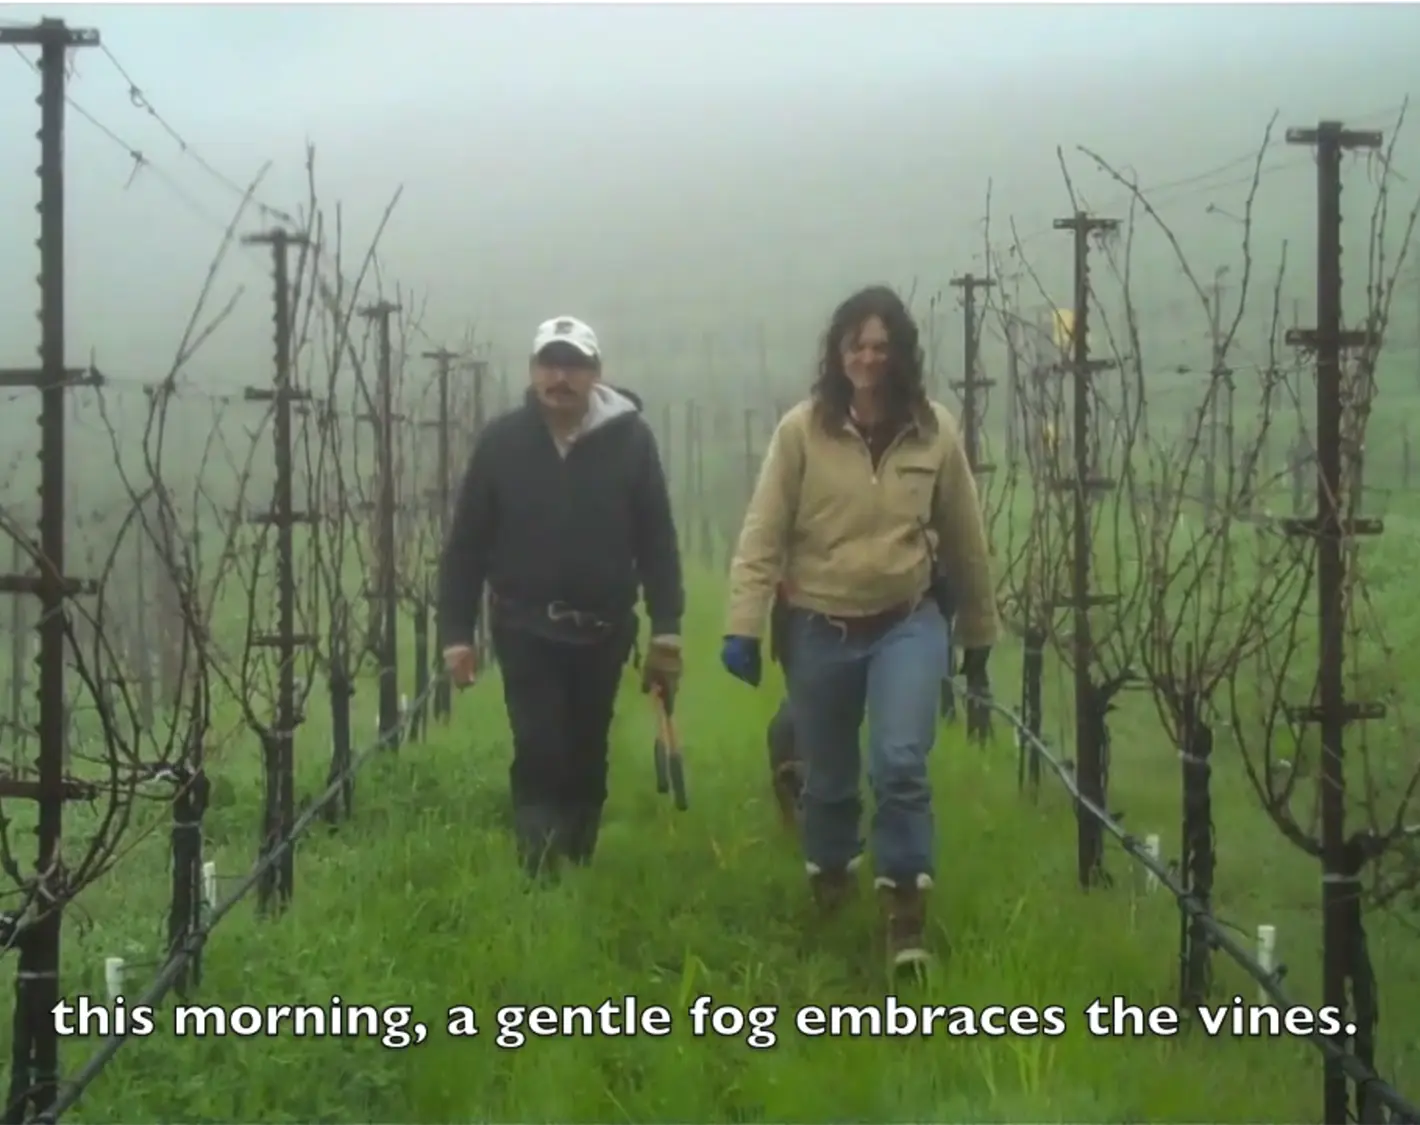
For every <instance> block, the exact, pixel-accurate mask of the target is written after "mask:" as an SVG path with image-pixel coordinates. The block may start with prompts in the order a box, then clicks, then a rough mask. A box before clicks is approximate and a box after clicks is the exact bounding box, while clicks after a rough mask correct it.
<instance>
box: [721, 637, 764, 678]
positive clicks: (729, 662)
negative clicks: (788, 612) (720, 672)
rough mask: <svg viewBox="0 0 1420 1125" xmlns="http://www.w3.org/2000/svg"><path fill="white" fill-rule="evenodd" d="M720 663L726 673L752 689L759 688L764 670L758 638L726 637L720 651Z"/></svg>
mask: <svg viewBox="0 0 1420 1125" xmlns="http://www.w3.org/2000/svg"><path fill="white" fill-rule="evenodd" d="M720 663H721V664H723V665H724V666H725V671H726V672H728V673H729V674H730V675H732V676H734V678H735V679H737V680H743V681H744V682H745V683H747V684H749V686H750V687H759V680H760V677H761V676H762V675H763V674H764V668H763V666H762V664H761V663H760V657H759V638H758V637H726V638H725V646H724V648H722V649H721V650H720Z"/></svg>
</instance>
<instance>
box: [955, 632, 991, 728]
mask: <svg viewBox="0 0 1420 1125" xmlns="http://www.w3.org/2000/svg"><path fill="white" fill-rule="evenodd" d="M990 656H991V650H990V649H989V648H969V649H967V650H966V651H965V652H963V653H962V654H961V674H962V676H963V677H965V679H966V733H967V734H968V735H969V736H971V737H974V738H977V739H980V740H981V741H983V742H984V741H986V739H987V738H989V737H990V736H991V677H990V676H988V675H987V674H986V661H987V660H988V659H989V657H990Z"/></svg>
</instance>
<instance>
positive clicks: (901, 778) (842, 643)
mask: <svg viewBox="0 0 1420 1125" xmlns="http://www.w3.org/2000/svg"><path fill="white" fill-rule="evenodd" d="M789 643H790V645H791V647H792V651H793V656H794V658H793V661H792V662H791V665H790V671H789V698H790V702H791V704H792V706H793V712H794V726H795V736H796V741H797V743H798V747H799V753H800V754H801V755H802V756H803V758H804V762H805V765H806V766H807V777H806V781H805V786H804V795H803V802H804V858H805V860H807V861H808V862H809V863H810V864H812V865H813V866H815V867H817V868H819V869H820V870H824V871H831V870H836V869H840V868H843V867H844V866H846V865H847V864H848V863H849V862H851V861H852V860H853V859H854V858H855V857H857V856H858V855H859V854H861V853H862V851H863V839H862V836H861V834H860V833H861V826H860V821H861V817H862V797H861V788H860V775H861V773H862V754H861V752H860V750H859V741H858V732H859V728H860V727H862V725H863V719H864V716H865V714H866V717H867V720H868V781H869V784H870V786H871V787H872V790H873V801H874V810H873V821H872V830H871V845H872V853H873V868H874V873H875V874H876V875H877V876H878V877H879V878H884V879H891V880H892V881H893V882H895V883H899V884H904V883H910V882H912V881H914V880H915V879H916V878H917V876H919V875H934V874H935V865H934V863H933V857H932V845H933V838H934V835H935V832H934V825H933V819H932V789H931V783H930V781H929V779H928V776H927V757H928V755H929V754H930V753H931V750H932V745H933V743H934V742H935V741H936V738H937V706H938V698H939V693H940V690H941V682H942V678H943V677H944V676H945V675H946V674H947V670H948V668H947V648H948V637H947V624H946V622H945V621H943V620H942V615H941V613H940V612H939V611H938V609H937V606H936V604H935V603H934V602H933V601H932V600H931V599H930V598H929V599H926V600H924V601H923V602H922V604H921V605H919V606H918V607H917V609H916V611H915V612H913V614H912V615H911V616H910V617H908V618H907V619H906V620H904V621H900V622H898V624H896V625H894V626H893V627H892V628H890V629H888V630H887V631H886V632H883V633H880V634H878V635H876V636H872V637H869V638H867V639H864V640H859V639H857V638H854V637H851V636H845V635H844V632H843V630H842V629H841V628H840V627H838V626H837V625H836V624H835V623H834V622H833V621H831V620H830V619H828V618H826V617H823V616H822V615H820V614H817V613H810V612H808V611H807V610H799V609H796V610H794V611H793V613H792V616H791V618H790V622H789Z"/></svg>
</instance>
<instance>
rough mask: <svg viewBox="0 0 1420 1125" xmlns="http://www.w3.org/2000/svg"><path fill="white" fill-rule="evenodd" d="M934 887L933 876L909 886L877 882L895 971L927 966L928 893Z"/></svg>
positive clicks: (884, 927)
mask: <svg viewBox="0 0 1420 1125" xmlns="http://www.w3.org/2000/svg"><path fill="white" fill-rule="evenodd" d="M931 887H932V877H931V876H930V875H919V876H918V877H917V879H916V881H915V882H908V883H898V882H895V881H893V880H892V879H883V878H880V879H878V880H877V888H878V897H879V902H880V903H881V906H882V916H883V930H884V934H885V936H886V939H887V955H888V964H889V966H890V968H891V969H892V970H893V971H894V972H897V971H902V970H908V969H916V968H919V967H924V966H925V965H926V964H927V962H928V960H929V959H930V957H929V955H928V953H927V892H928V891H929V890H930V889H931Z"/></svg>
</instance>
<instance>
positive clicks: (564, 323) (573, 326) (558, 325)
mask: <svg viewBox="0 0 1420 1125" xmlns="http://www.w3.org/2000/svg"><path fill="white" fill-rule="evenodd" d="M549 344H571V345H572V346H573V347H574V348H576V349H577V350H578V351H579V352H581V353H582V354H583V355H584V356H586V357H587V358H588V359H599V358H600V357H601V354H602V349H601V345H600V344H599V343H597V334H596V333H595V332H593V331H592V329H591V326H590V325H588V324H587V323H586V322H585V321H581V320H578V319H577V318H576V317H575V316H555V317H553V318H552V319H551V320H544V321H543V322H542V323H541V324H539V325H538V328H537V335H536V336H534V337H533V347H532V350H533V355H537V354H538V353H539V352H541V351H542V349H543V348H545V347H547V346H548V345H549Z"/></svg>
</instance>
